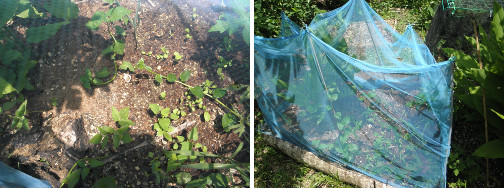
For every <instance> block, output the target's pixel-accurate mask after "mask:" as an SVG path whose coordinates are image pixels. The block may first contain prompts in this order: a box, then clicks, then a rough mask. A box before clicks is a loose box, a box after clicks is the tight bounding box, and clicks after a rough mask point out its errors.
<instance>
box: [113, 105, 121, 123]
mask: <svg viewBox="0 0 504 188" xmlns="http://www.w3.org/2000/svg"><path fill="white" fill-rule="evenodd" d="M112 119H113V120H114V121H115V122H118V121H119V120H121V115H119V111H117V109H116V108H114V107H113V106H112Z"/></svg>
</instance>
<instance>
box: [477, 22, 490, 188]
mask: <svg viewBox="0 0 504 188" xmlns="http://www.w3.org/2000/svg"><path fill="white" fill-rule="evenodd" d="M473 28H474V36H475V38H476V54H477V55H478V62H479V68H480V69H483V62H482V61H481V54H480V45H479V37H478V30H477V29H476V20H473ZM481 93H482V95H483V119H484V121H485V122H484V123H485V143H487V142H488V120H487V110H486V109H487V107H486V94H485V88H483V85H482V86H481ZM485 160H486V186H487V187H490V182H489V179H490V165H489V164H488V158H485Z"/></svg>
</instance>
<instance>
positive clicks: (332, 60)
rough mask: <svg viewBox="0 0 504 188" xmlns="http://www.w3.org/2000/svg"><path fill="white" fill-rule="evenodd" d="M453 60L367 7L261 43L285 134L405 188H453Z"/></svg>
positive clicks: (353, 4) (277, 122)
mask: <svg viewBox="0 0 504 188" xmlns="http://www.w3.org/2000/svg"><path fill="white" fill-rule="evenodd" d="M453 61H454V59H450V60H448V61H445V62H440V63H437V62H436V61H435V59H434V57H433V56H432V55H431V53H430V52H429V50H428V48H427V46H426V45H425V44H424V43H423V41H422V39H421V38H420V37H419V36H418V35H417V34H416V32H415V31H414V29H413V28H412V27H411V26H408V27H407V29H406V31H405V32H404V33H403V34H400V33H397V32H396V31H395V30H394V29H392V27H390V26H389V25H388V24H387V23H386V22H385V21H384V20H383V19H382V18H381V17H380V16H379V15H378V14H377V13H376V12H375V11H374V10H373V9H372V8H371V7H370V6H369V5H368V4H367V3H366V2H365V1H364V0H350V1H349V2H348V3H347V4H345V5H344V6H342V7H340V8H338V9H336V10H333V11H330V12H326V13H323V14H319V15H317V16H316V17H315V18H314V19H313V20H312V22H311V23H310V24H309V25H306V26H304V27H300V26H298V25H296V24H295V23H293V22H292V21H291V20H289V18H287V17H285V15H283V14H282V27H281V38H263V37H260V36H255V38H254V76H255V79H254V82H255V90H256V91H255V93H256V100H257V102H258V105H259V107H260V109H261V110H262V111H263V113H264V115H265V119H266V121H267V122H268V125H269V128H270V129H269V130H270V132H271V133H272V134H274V135H276V136H277V137H279V138H281V139H283V140H286V141H289V142H291V143H293V144H295V145H297V146H299V147H301V148H303V149H306V150H308V151H310V152H313V153H315V154H316V155H318V156H320V157H323V158H326V159H328V160H330V161H333V162H337V163H340V164H342V165H344V166H346V167H349V168H351V169H354V170H356V171H358V172H361V173H363V174H365V175H368V176H370V177H372V178H375V179H377V180H379V181H381V182H384V183H387V184H390V185H392V186H396V187H445V186H446V164H447V159H448V156H449V152H450V137H451V123H452V109H453V107H452V96H453V91H452V87H453V84H452V72H453Z"/></svg>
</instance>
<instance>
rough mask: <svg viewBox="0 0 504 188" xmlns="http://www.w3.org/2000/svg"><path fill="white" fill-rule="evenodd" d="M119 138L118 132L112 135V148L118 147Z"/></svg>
mask: <svg viewBox="0 0 504 188" xmlns="http://www.w3.org/2000/svg"><path fill="white" fill-rule="evenodd" d="M120 140H121V139H120V138H119V135H118V134H115V133H114V135H113V136H112V143H113V144H114V148H118V147H119V144H120V143H119V141H120Z"/></svg>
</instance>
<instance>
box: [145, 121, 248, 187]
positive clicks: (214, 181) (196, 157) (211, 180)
mask: <svg viewBox="0 0 504 188" xmlns="http://www.w3.org/2000/svg"><path fill="white" fill-rule="evenodd" d="M198 139H199V137H198V129H197V128H196V127H194V128H193V129H192V130H191V131H190V132H189V134H187V137H183V136H177V137H176V139H173V142H175V143H174V144H173V147H172V148H173V150H172V151H164V152H163V153H164V155H165V157H166V158H167V159H168V160H167V161H166V162H165V163H166V166H167V168H166V174H168V173H169V172H171V171H173V170H175V169H177V168H184V167H185V168H193V169H202V170H216V169H230V168H234V169H236V170H238V171H239V172H240V174H241V176H242V178H243V179H244V180H245V181H246V184H247V185H248V184H249V175H248V174H249V170H248V169H249V164H248V163H238V162H236V161H234V160H233V158H234V157H235V156H236V155H237V154H238V153H239V152H240V151H241V149H242V148H243V145H244V144H243V143H240V145H239V146H238V148H237V149H236V150H235V151H234V152H233V154H232V155H231V156H229V157H225V156H220V155H215V154H211V153H208V151H207V148H206V146H203V145H202V144H201V143H198V142H197V141H198ZM149 157H150V158H152V159H153V160H152V161H151V166H152V172H153V174H155V176H156V183H159V182H160V180H161V178H163V179H164V178H166V177H165V176H164V175H163V174H164V173H162V170H161V169H160V168H159V167H160V166H161V165H162V161H159V160H158V159H159V158H160V157H154V153H149ZM205 158H220V159H221V160H222V161H225V162H226V163H206V162H205V161H206V160H205ZM176 176H177V175H176ZM178 176H179V177H178V179H181V178H184V180H180V181H179V182H178V184H180V185H184V184H185V185H186V187H204V186H206V185H213V186H215V187H223V186H224V187H227V186H228V183H229V179H230V177H228V176H226V175H224V174H221V173H212V174H210V175H208V176H205V177H202V178H199V179H195V180H191V179H192V178H189V177H187V175H183V174H180V175H178Z"/></svg>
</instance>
